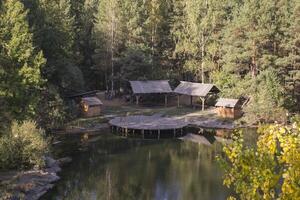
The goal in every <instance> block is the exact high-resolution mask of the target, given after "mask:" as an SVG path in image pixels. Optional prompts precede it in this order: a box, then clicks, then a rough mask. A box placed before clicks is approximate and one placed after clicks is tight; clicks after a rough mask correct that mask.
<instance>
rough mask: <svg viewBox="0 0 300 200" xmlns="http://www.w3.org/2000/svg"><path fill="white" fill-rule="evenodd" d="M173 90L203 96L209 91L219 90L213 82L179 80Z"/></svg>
mask: <svg viewBox="0 0 300 200" xmlns="http://www.w3.org/2000/svg"><path fill="white" fill-rule="evenodd" d="M174 92H175V93H178V94H184V95H189V96H198V97H205V96H206V95H207V94H208V93H210V92H216V93H218V92H220V90H219V89H218V88H217V87H216V86H215V85H214V84H205V83H192V82H186V81H180V84H179V85H178V86H177V87H176V88H175V90H174Z"/></svg>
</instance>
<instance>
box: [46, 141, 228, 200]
mask: <svg viewBox="0 0 300 200" xmlns="http://www.w3.org/2000/svg"><path fill="white" fill-rule="evenodd" d="M64 147H65V148H68V147H67V146H66V145H65V146H64ZM221 150H222V145H221V144H220V143H218V142H217V141H215V142H214V143H212V145H210V146H207V145H203V144H194V143H191V142H182V141H178V140H160V141H154V140H144V141H143V140H137V139H122V138H118V137H115V136H105V137H103V138H102V139H100V140H99V141H97V142H95V143H93V144H90V147H89V149H88V151H86V152H80V153H76V154H75V155H73V158H74V159H73V162H72V164H71V165H70V166H68V167H67V168H65V169H64V171H63V173H62V174H61V176H62V180H61V181H60V182H59V183H58V184H57V187H56V188H55V189H54V190H52V191H50V192H49V193H48V194H47V196H46V198H47V199H72V200H74V199H107V200H123V199H124V200H127V199H128V200H129V199H130V200H136V199H142V200H152V199H155V200H156V199H157V200H160V199H170V200H177V199H178V200H184V199H189V200H193V199H202V200H206V199H207V200H211V199H214V200H218V199H220V200H221V199H222V200H223V199H226V197H227V196H228V194H229V191H228V190H227V189H226V188H225V187H224V186H223V185H222V172H221V171H220V168H219V167H218V163H216V161H215V156H216V155H217V154H218V153H220V152H221Z"/></svg>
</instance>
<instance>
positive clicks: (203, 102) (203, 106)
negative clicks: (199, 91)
mask: <svg viewBox="0 0 300 200" xmlns="http://www.w3.org/2000/svg"><path fill="white" fill-rule="evenodd" d="M200 99H201V101H202V111H204V109H205V98H204V97H203V98H202V97H200Z"/></svg>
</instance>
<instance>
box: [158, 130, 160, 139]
mask: <svg viewBox="0 0 300 200" xmlns="http://www.w3.org/2000/svg"><path fill="white" fill-rule="evenodd" d="M158 139H160V130H159V129H158Z"/></svg>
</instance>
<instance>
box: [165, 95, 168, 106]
mask: <svg viewBox="0 0 300 200" xmlns="http://www.w3.org/2000/svg"><path fill="white" fill-rule="evenodd" d="M167 105H168V96H167V94H165V107H167Z"/></svg>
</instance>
